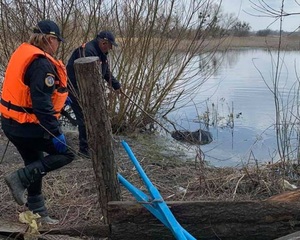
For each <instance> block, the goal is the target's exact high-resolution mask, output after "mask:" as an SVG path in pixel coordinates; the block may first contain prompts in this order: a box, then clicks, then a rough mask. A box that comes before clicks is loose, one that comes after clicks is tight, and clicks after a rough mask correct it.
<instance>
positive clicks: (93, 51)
mask: <svg viewBox="0 0 300 240" xmlns="http://www.w3.org/2000/svg"><path fill="white" fill-rule="evenodd" d="M92 56H94V57H96V56H98V57H99V59H100V61H101V63H102V64H101V66H102V76H103V78H104V79H105V80H106V81H107V82H108V83H109V84H111V86H112V87H113V89H115V90H117V89H119V88H120V87H121V85H120V83H119V82H118V81H117V80H116V78H115V77H114V76H113V75H112V73H111V71H110V69H109V65H108V61H107V54H104V53H103V52H102V51H101V50H100V48H99V45H98V41H97V39H94V40H92V41H90V42H88V43H86V44H85V46H81V47H79V48H77V49H76V50H75V51H74V52H73V53H72V55H71V57H70V59H69V61H68V64H67V72H68V78H69V79H70V82H71V84H72V85H73V87H74V88H75V89H78V85H77V82H76V77H75V71H74V61H75V60H76V59H78V58H80V57H92ZM69 85H70V84H69Z"/></svg>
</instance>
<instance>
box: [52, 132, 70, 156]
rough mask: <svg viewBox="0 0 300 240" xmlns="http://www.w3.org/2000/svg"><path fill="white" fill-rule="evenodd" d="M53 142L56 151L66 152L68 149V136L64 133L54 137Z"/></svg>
mask: <svg viewBox="0 0 300 240" xmlns="http://www.w3.org/2000/svg"><path fill="white" fill-rule="evenodd" d="M52 142H53V144H54V147H55V149H56V151H58V152H59V153H64V152H65V151H67V144H66V138H65V135H64V134H60V135H59V136H56V137H53V138H52Z"/></svg>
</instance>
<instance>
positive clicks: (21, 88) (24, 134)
mask: <svg viewBox="0 0 300 240" xmlns="http://www.w3.org/2000/svg"><path fill="white" fill-rule="evenodd" d="M62 41H63V38H62V37H61V35H60V30H59V28H58V26H57V25H56V23H55V22H53V21H51V20H43V21H40V22H39V23H38V24H37V25H36V26H35V27H34V29H33V34H31V37H30V39H29V41H28V43H23V44H21V45H20V46H19V47H18V48H17V49H16V50H15V52H14V53H13V54H12V56H11V58H10V60H9V63H8V66H7V69H6V72H5V78H4V82H3V89H2V96H1V103H0V112H1V124H2V129H3V131H4V133H5V135H6V136H7V138H8V139H9V140H10V141H11V142H12V143H13V144H14V145H15V147H16V148H17V150H18V151H19V153H20V155H21V156H22V158H23V161H24V164H25V167H24V168H20V169H19V170H17V171H15V172H13V173H11V174H9V175H7V176H6V177H5V182H6V183H7V185H8V187H9V189H10V190H11V193H12V195H13V197H14V199H15V201H16V202H17V203H18V204H19V205H23V204H26V205H27V207H28V209H29V210H31V211H33V213H38V214H39V215H40V216H41V220H42V222H46V223H48V224H57V223H58V220H56V219H53V218H51V217H49V214H48V210H47V208H46V206H45V199H44V196H43V193H42V178H43V177H44V176H45V175H46V173H48V172H50V171H53V170H56V169H58V168H61V167H63V166H65V165H67V164H69V163H71V162H72V161H73V159H74V158H75V155H74V154H73V153H72V152H71V151H70V149H68V146H67V144H66V139H65V136H64V133H63V132H62V130H61V128H60V123H59V120H58V119H59V117H60V112H61V110H62V108H63V107H64V105H65V102H66V99H67V97H68V91H67V74H66V69H65V66H64V64H63V63H62V62H61V61H58V60H56V59H55V58H54V55H55V53H56V52H57V49H58V47H59V45H60V43H61V42H62ZM44 152H45V153H47V154H48V155H47V156H45V157H44ZM26 190H27V199H26V198H25V191H26Z"/></svg>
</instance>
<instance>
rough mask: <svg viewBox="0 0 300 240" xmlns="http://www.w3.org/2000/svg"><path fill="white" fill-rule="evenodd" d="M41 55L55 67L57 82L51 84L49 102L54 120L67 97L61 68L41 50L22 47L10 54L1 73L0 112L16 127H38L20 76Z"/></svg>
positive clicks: (64, 72) (61, 66) (65, 83)
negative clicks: (24, 125) (53, 112)
mask: <svg viewBox="0 0 300 240" xmlns="http://www.w3.org/2000/svg"><path fill="white" fill-rule="evenodd" d="M41 55H42V56H44V57H46V58H47V59H48V60H49V61H51V63H52V64H53V65H54V66H55V67H56V73H57V77H58V79H59V81H56V82H55V90H54V92H53V94H52V97H51V99H52V103H53V109H54V111H55V116H56V117H57V118H59V117H60V112H61V110H62V109H63V107H64V104H65V101H66V99H67V96H68V92H67V72H66V68H65V65H64V64H63V63H62V62H61V61H59V60H56V59H54V58H53V57H52V56H51V55H49V54H47V53H45V52H44V51H42V50H41V49H39V48H37V47H35V46H33V45H31V44H28V43H23V44H21V45H20V46H19V47H18V48H17V50H16V51H15V52H14V53H13V54H12V56H11V59H10V61H9V63H8V66H7V69H6V73H5V78H4V82H3V89H2V96H1V102H0V112H1V114H2V115H3V116H4V117H5V118H11V119H13V120H15V121H17V122H19V123H39V120H38V119H37V117H36V116H35V114H34V113H33V109H32V101H31V97H30V89H29V87H28V86H27V85H25V84H24V76H25V72H26V69H27V67H28V66H29V65H30V64H31V63H32V61H33V60H34V59H36V58H38V57H39V56H41Z"/></svg>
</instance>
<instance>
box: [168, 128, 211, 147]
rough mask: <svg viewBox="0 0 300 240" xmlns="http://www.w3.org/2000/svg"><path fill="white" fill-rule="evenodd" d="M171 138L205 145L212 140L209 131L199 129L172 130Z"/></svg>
mask: <svg viewBox="0 0 300 240" xmlns="http://www.w3.org/2000/svg"><path fill="white" fill-rule="evenodd" d="M171 136H172V138H174V139H176V140H178V141H182V142H187V143H191V144H198V145H205V144H209V143H211V142H212V140H213V139H212V135H211V133H210V132H208V131H205V130H202V129H199V130H197V131H195V132H190V131H173V132H172V134H171Z"/></svg>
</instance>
